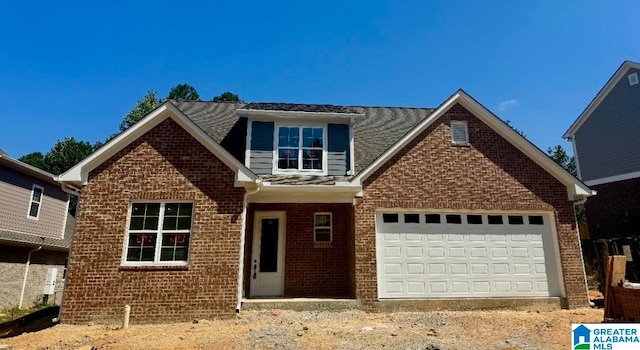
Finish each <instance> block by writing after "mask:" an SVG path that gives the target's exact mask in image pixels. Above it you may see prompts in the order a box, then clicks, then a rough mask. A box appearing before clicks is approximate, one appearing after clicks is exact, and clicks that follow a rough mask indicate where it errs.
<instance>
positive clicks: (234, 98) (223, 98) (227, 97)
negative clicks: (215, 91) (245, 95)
mask: <svg viewBox="0 0 640 350" xmlns="http://www.w3.org/2000/svg"><path fill="white" fill-rule="evenodd" d="M211 101H213V102H242V100H241V99H240V97H239V96H238V95H236V94H234V93H232V92H230V91H227V92H223V93H221V94H220V95H218V96H215V97H214V98H213V99H212V100H211Z"/></svg>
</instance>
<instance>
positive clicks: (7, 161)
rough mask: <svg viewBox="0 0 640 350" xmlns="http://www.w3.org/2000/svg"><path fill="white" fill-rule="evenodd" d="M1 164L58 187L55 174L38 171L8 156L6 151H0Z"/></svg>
mask: <svg viewBox="0 0 640 350" xmlns="http://www.w3.org/2000/svg"><path fill="white" fill-rule="evenodd" d="M0 164H2V165H4V166H6V167H9V168H11V169H14V170H17V171H19V172H21V173H24V174H27V175H30V176H33V177H35V178H37V179H40V180H43V181H46V182H48V183H51V184H54V185H58V183H57V182H56V181H55V179H54V178H55V176H54V175H53V174H51V173H49V172H46V171H44V170H42V169H38V168H36V167H34V166H32V165H29V164H27V163H24V162H21V161H19V160H17V159H14V158H11V157H10V156H9V155H8V154H6V153H4V151H2V150H1V149H0Z"/></svg>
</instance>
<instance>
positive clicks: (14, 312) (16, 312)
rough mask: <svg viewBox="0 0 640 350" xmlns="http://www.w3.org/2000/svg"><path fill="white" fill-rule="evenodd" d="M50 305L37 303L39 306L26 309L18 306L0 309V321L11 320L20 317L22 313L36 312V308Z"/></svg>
mask: <svg viewBox="0 0 640 350" xmlns="http://www.w3.org/2000/svg"><path fill="white" fill-rule="evenodd" d="M49 306H51V305H39V306H34V307H30V308H27V309H18V307H17V306H16V307H14V308H11V309H5V310H2V311H0V323H2V322H7V321H13V320H15V319H16V318H20V317H22V316H24V315H28V314H30V313H32V312H36V311H38V310H42V309H44V308H46V307H49Z"/></svg>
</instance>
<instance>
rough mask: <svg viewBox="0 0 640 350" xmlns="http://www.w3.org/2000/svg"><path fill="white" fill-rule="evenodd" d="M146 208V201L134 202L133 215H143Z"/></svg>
mask: <svg viewBox="0 0 640 350" xmlns="http://www.w3.org/2000/svg"><path fill="white" fill-rule="evenodd" d="M144 208H145V204H144V203H133V205H132V206H131V215H132V216H133V215H137V216H143V215H144Z"/></svg>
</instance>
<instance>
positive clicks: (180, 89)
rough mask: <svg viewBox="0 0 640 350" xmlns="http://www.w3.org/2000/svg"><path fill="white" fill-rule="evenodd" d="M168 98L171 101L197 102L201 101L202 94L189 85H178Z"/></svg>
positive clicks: (173, 88) (172, 89)
mask: <svg viewBox="0 0 640 350" xmlns="http://www.w3.org/2000/svg"><path fill="white" fill-rule="evenodd" d="M167 98H168V99H171V100H182V101H195V100H199V99H200V94H198V91H196V89H195V88H194V87H193V86H191V85H189V84H178V85H176V86H174V87H172V88H171V90H169V96H167Z"/></svg>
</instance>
